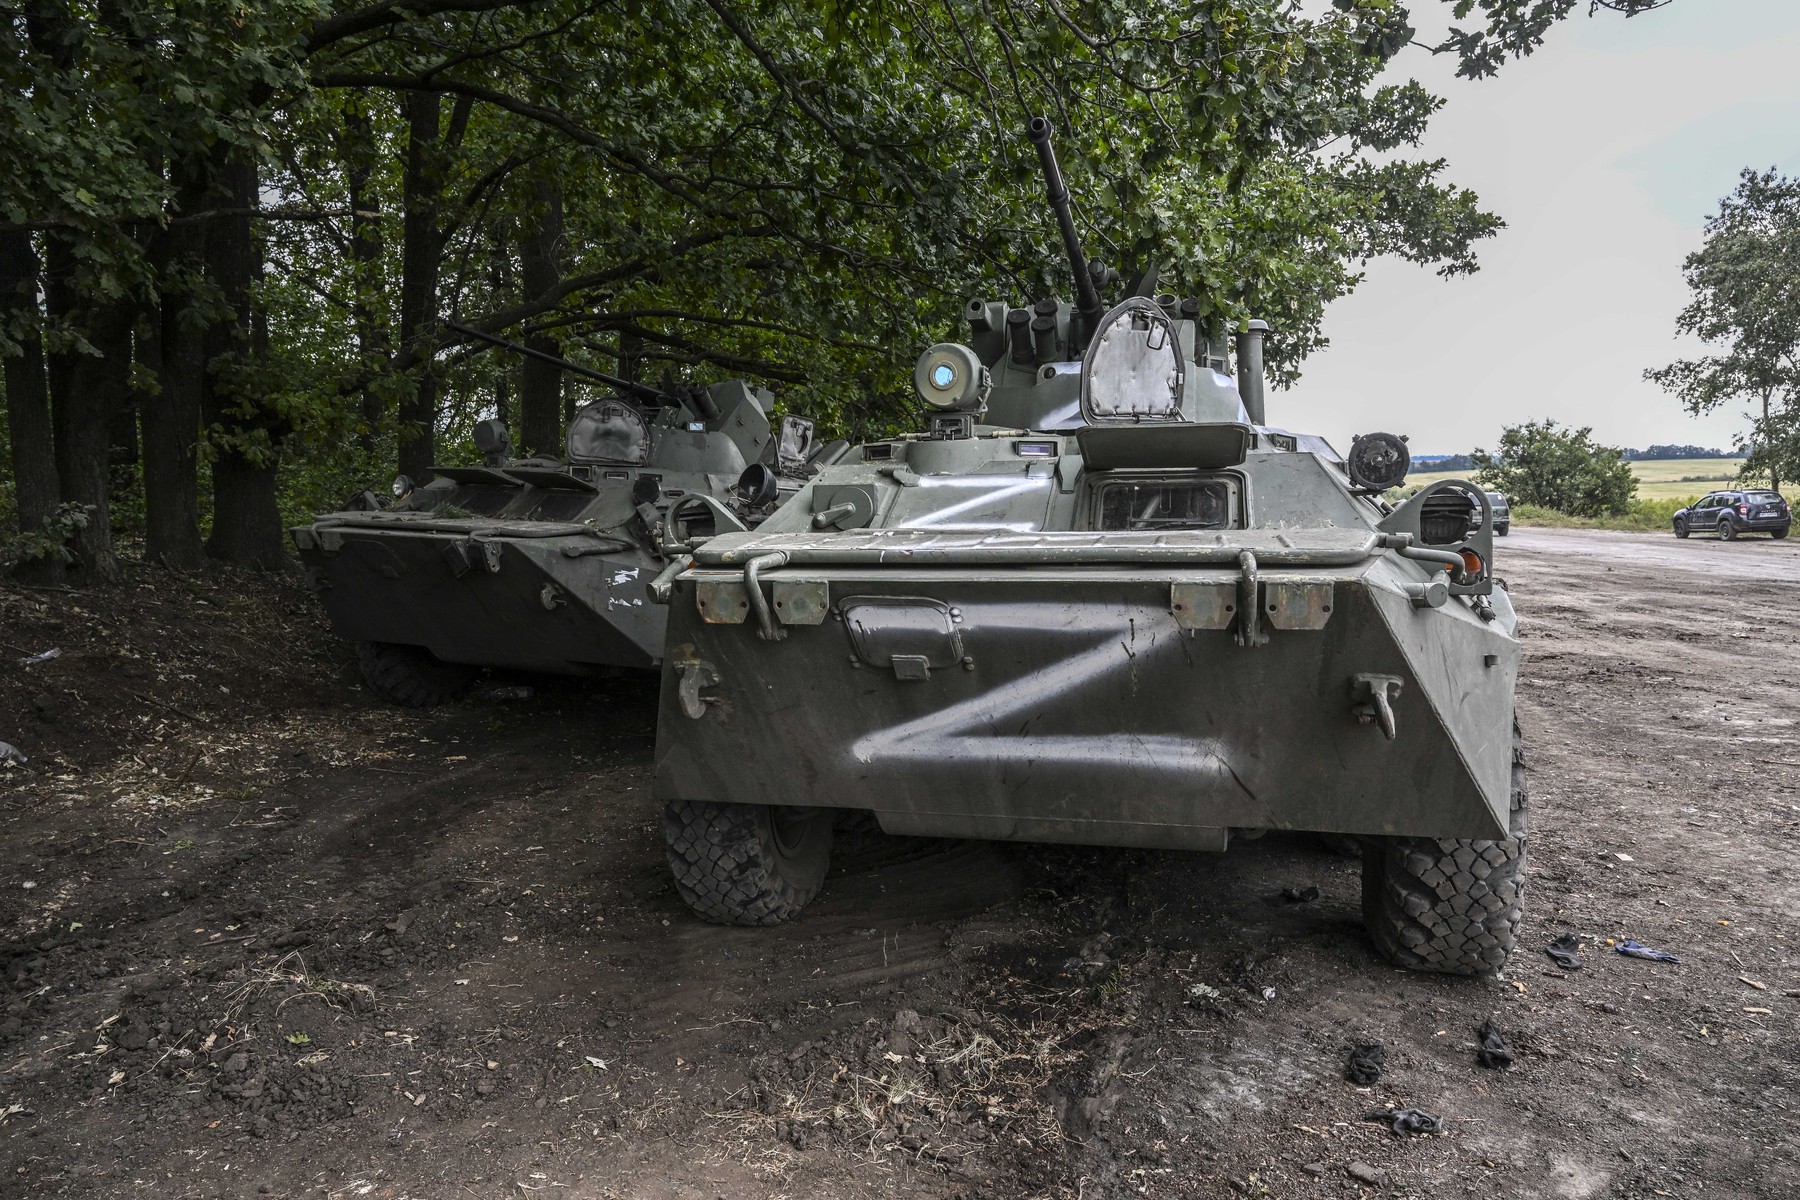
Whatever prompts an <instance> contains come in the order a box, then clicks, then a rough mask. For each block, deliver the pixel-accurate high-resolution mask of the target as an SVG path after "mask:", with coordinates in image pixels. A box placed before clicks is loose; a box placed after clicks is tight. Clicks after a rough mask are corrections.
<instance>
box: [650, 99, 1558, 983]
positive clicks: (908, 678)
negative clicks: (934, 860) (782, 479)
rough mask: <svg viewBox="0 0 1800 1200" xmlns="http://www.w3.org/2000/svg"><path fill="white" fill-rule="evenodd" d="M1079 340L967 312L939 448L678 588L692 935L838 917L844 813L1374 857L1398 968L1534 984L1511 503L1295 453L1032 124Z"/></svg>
mask: <svg viewBox="0 0 1800 1200" xmlns="http://www.w3.org/2000/svg"><path fill="white" fill-rule="evenodd" d="M1032 136H1033V139H1034V141H1036V142H1037V145H1038V147H1039V151H1040V155H1041V157H1042V160H1043V165H1044V167H1045V169H1046V172H1047V175H1048V181H1049V192H1050V197H1051V200H1052V202H1053V204H1054V205H1055V207H1056V209H1057V213H1058V218H1059V222H1060V223H1061V225H1062V227H1063V232H1064V239H1065V243H1066V244H1067V246H1068V248H1069V250H1070V251H1071V256H1072V258H1073V259H1074V262H1075V266H1076V283H1077V295H1078V299H1077V302H1076V303H1075V304H1074V305H1073V306H1071V305H1069V304H1066V303H1060V302H1056V301H1042V302H1039V303H1038V304H1036V305H1035V306H1033V307H1031V308H1010V307H1008V306H1007V305H1005V304H1003V303H994V302H986V301H974V302H971V303H970V304H969V305H968V308H967V318H968V327H969V338H968V341H967V342H966V343H945V344H940V345H937V346H933V347H931V348H930V349H928V350H927V351H926V352H925V354H924V355H923V356H922V357H920V359H919V360H918V363H917V367H916V371H915V375H914V385H915V388H916V391H917V393H918V396H919V398H920V401H921V405H922V408H923V410H924V428H922V429H921V430H920V431H918V432H916V433H912V434H907V435H903V436H899V437H892V438H884V439H882V440H879V441H872V442H869V443H867V444H865V445H862V446H859V447H857V448H856V449H855V450H853V451H852V452H850V453H849V454H848V455H846V456H845V457H844V458H843V459H842V460H841V461H840V462H838V463H837V464H836V465H834V466H832V467H830V468H828V469H826V470H824V471H822V472H821V473H820V474H819V475H818V476H817V477H816V478H813V479H812V480H810V481H809V482H808V483H807V484H806V486H805V487H804V488H803V489H802V490H801V492H800V493H799V495H798V496H797V497H796V498H795V499H794V500H793V501H791V502H790V503H789V504H788V505H787V506H785V507H784V508H783V509H782V510H781V511H779V512H778V513H776V514H775V515H774V516H773V517H771V518H770V519H769V520H768V521H767V522H765V523H764V524H763V525H762V526H761V527H760V528H758V529H756V530H754V531H747V532H733V533H725V534H720V535H718V536H715V537H712V538H710V539H707V540H705V541H704V542H701V543H698V544H695V545H693V546H692V547H691V554H692V564H691V566H689V567H687V569H685V570H683V571H681V572H680V573H679V574H677V575H675V576H673V577H672V578H670V579H668V580H666V581H664V583H663V585H662V586H661V587H659V588H658V594H659V596H661V597H662V598H664V599H666V601H667V603H668V604H669V605H670V610H669V611H670V617H669V627H668V639H669V650H668V653H667V655H666V657H665V659H664V663H663V689H662V701H661V709H660V713H659V727H658V734H657V752H656V776H655V785H654V786H655V792H656V795H657V796H658V798H659V799H661V800H662V801H663V802H664V803H665V817H664V821H665V832H666V835H667V844H668V857H669V862H670V865H671V867H672V869H673V871H674V875H675V881H676V884H677V886H678V888H679V890H680V892H681V894H682V896H683V897H684V898H685V900H686V901H687V903H688V904H689V905H690V906H691V907H692V908H693V909H694V911H695V912H696V913H698V914H699V915H701V916H702V917H704V918H706V919H708V920H712V921H718V922H725V923H736V924H769V923H772V922H776V921H780V920H783V919H785V918H789V917H792V916H794V915H796V914H797V913H799V912H800V911H801V909H802V908H803V907H804V906H805V905H806V904H807V902H808V901H809V900H811V899H812V897H813V896H814V894H815V893H817V892H818V891H819V890H820V888H821V886H822V885H823V882H824V879H825V872H826V865H827V860H828V855H829V850H830V843H831V833H832V823H833V822H832V817H833V810H835V809H863V810H867V811H869V812H871V813H873V815H874V817H875V818H876V820H878V821H879V823H880V825H881V827H882V828H883V829H884V830H886V831H888V832H890V833H899V834H921V835H930V836H950V837H971V838H1001V839H1014V840H1028V841H1046V842H1076V843H1088V844H1095V845H1109V846H1135V847H1158V848H1176V849H1186V850H1213V851H1219V850H1224V849H1225V848H1226V846H1227V845H1228V843H1229V842H1230V841H1231V840H1232V839H1233V837H1234V836H1246V835H1253V834H1255V833H1258V832H1261V831H1264V830H1268V829H1291V830H1313V831H1319V832H1322V833H1330V834H1337V835H1350V836H1353V837H1355V838H1357V839H1358V840H1360V842H1361V843H1362V846H1363V848H1364V855H1365V857H1364V881H1365V888H1364V892H1365V895H1364V912H1365V916H1366V919H1367V925H1368V929H1369V932H1370V934H1371V935H1372V937H1373V940H1374V942H1375V943H1376V945H1377V946H1378V947H1379V948H1380V950H1381V951H1382V952H1384V953H1385V954H1386V955H1387V956H1388V957H1389V958H1390V959H1391V960H1393V961H1394V962H1396V963H1400V964H1403V965H1405V966H1409V967H1415V968H1421V969H1427V970H1436V971H1446V972H1453V973H1462V974H1482V973H1491V972H1494V971H1496V970H1498V969H1499V968H1500V967H1501V966H1502V965H1503V964H1504V963H1505V962H1506V960H1507V957H1508V955H1509V953H1510V952H1511V950H1512V946H1513V940H1514V933H1515V929H1516V927H1517V923H1518V920H1519V913H1520V900H1521V895H1522V889H1523V883H1524V868H1525V824H1526V796H1525V786H1524V770H1523V760H1522V755H1521V751H1520V744H1519V733H1518V727H1517V725H1516V723H1515V721H1514V716H1513V690H1514V682H1515V678H1516V675H1517V671H1518V665H1519V643H1518V640H1517V634H1516V620H1515V617H1514V613H1513V608H1512V605H1511V603H1510V601H1509V599H1508V596H1507V593H1506V592H1505V590H1504V589H1502V588H1498V587H1496V579H1495V575H1494V536H1493V535H1494V530H1493V518H1492V512H1491V510H1490V507H1489V502H1488V500H1487V497H1486V495H1485V493H1483V492H1482V491H1481V490H1480V489H1479V488H1477V487H1475V486H1474V485H1472V484H1467V483H1463V482H1459V481H1447V482H1441V483H1436V484H1433V485H1431V486H1429V487H1427V488H1425V489H1424V490H1422V491H1421V492H1420V493H1418V494H1417V495H1415V496H1413V497H1412V498H1411V499H1409V500H1407V501H1406V502H1405V503H1404V504H1401V505H1399V506H1397V507H1396V506H1392V505H1390V504H1388V503H1386V502H1385V501H1383V499H1382V498H1381V494H1382V492H1383V490H1384V489H1386V488H1389V487H1392V486H1395V485H1396V484H1397V483H1399V482H1400V480H1401V479H1402V478H1404V475H1405V472H1406V469H1407V466H1408V465H1409V454H1408V452H1407V450H1406V447H1405V445H1404V442H1403V440H1402V439H1400V438H1397V437H1394V436H1391V435H1388V434H1382V433H1378V434H1371V435H1369V436H1366V437H1361V438H1358V439H1357V440H1356V442H1355V443H1354V445H1353V446H1352V447H1351V448H1350V451H1349V454H1348V456H1347V457H1345V456H1341V455H1339V454H1338V453H1337V452H1336V451H1334V450H1333V449H1332V447H1331V446H1329V445H1328V444H1327V443H1326V442H1325V441H1324V440H1322V439H1320V438H1317V437H1311V436H1306V435H1302V434H1295V433H1292V432H1289V431H1287V430H1284V429H1282V428H1280V427H1279V426H1276V425H1272V424H1270V423H1269V421H1268V420H1267V418H1266V417H1265V415H1264V402H1263V390H1262V380H1261V337H1262V330H1261V329H1259V328H1257V327H1255V326H1254V325H1252V327H1250V328H1247V329H1246V330H1244V331H1243V333H1242V335H1241V336H1240V337H1239V338H1238V339H1237V347H1236V350H1237V353H1236V363H1235V369H1236V376H1235V379H1234V378H1233V377H1232V376H1231V375H1228V374H1227V373H1226V369H1227V368H1228V367H1230V366H1231V365H1232V362H1231V358H1232V355H1231V354H1230V350H1229V348H1228V347H1227V346H1226V345H1225V344H1224V342H1223V339H1218V340H1214V339H1210V338H1209V337H1208V336H1207V331H1206V329H1205V328H1204V327H1203V326H1202V324H1201V323H1199V322H1197V321H1196V320H1195V319H1194V315H1195V313H1196V311H1197V306H1196V305H1194V304H1191V303H1189V304H1183V303H1182V302H1181V301H1178V300H1177V299H1176V298H1174V297H1172V296H1161V297H1156V296H1148V295H1133V296H1127V297H1125V298H1124V299H1123V300H1122V301H1120V302H1119V303H1117V304H1116V305H1115V306H1114V307H1112V308H1111V309H1110V311H1105V310H1104V307H1103V304H1102V302H1101V300H1100V297H1099V296H1098V294H1097V292H1096V289H1095V287H1094V278H1095V275H1096V274H1097V273H1095V272H1092V271H1090V270H1088V269H1085V264H1084V263H1083V262H1082V259H1081V256H1080V253H1079V245H1078V243H1077V241H1076V237H1075V228H1074V223H1073V220H1072V218H1071V216H1070V213H1069V209H1068V202H1067V193H1066V191H1065V190H1064V189H1063V186H1062V183H1061V177H1060V174H1059V172H1058V171H1057V169H1056V163H1055V160H1054V157H1053V156H1052V155H1051V153H1050V150H1049V129H1048V127H1047V126H1046V125H1044V124H1043V123H1042V122H1034V123H1033V128H1032Z"/></svg>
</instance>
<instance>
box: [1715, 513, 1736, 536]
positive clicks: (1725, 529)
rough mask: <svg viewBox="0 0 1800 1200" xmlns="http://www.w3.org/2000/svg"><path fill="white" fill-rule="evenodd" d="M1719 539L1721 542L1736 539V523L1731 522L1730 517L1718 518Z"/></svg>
mask: <svg viewBox="0 0 1800 1200" xmlns="http://www.w3.org/2000/svg"><path fill="white" fill-rule="evenodd" d="M1719 540H1720V541H1721V542H1734V541H1736V540H1737V525H1735V524H1734V523H1733V522H1732V520H1731V518H1730V517H1720V518H1719Z"/></svg>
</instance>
